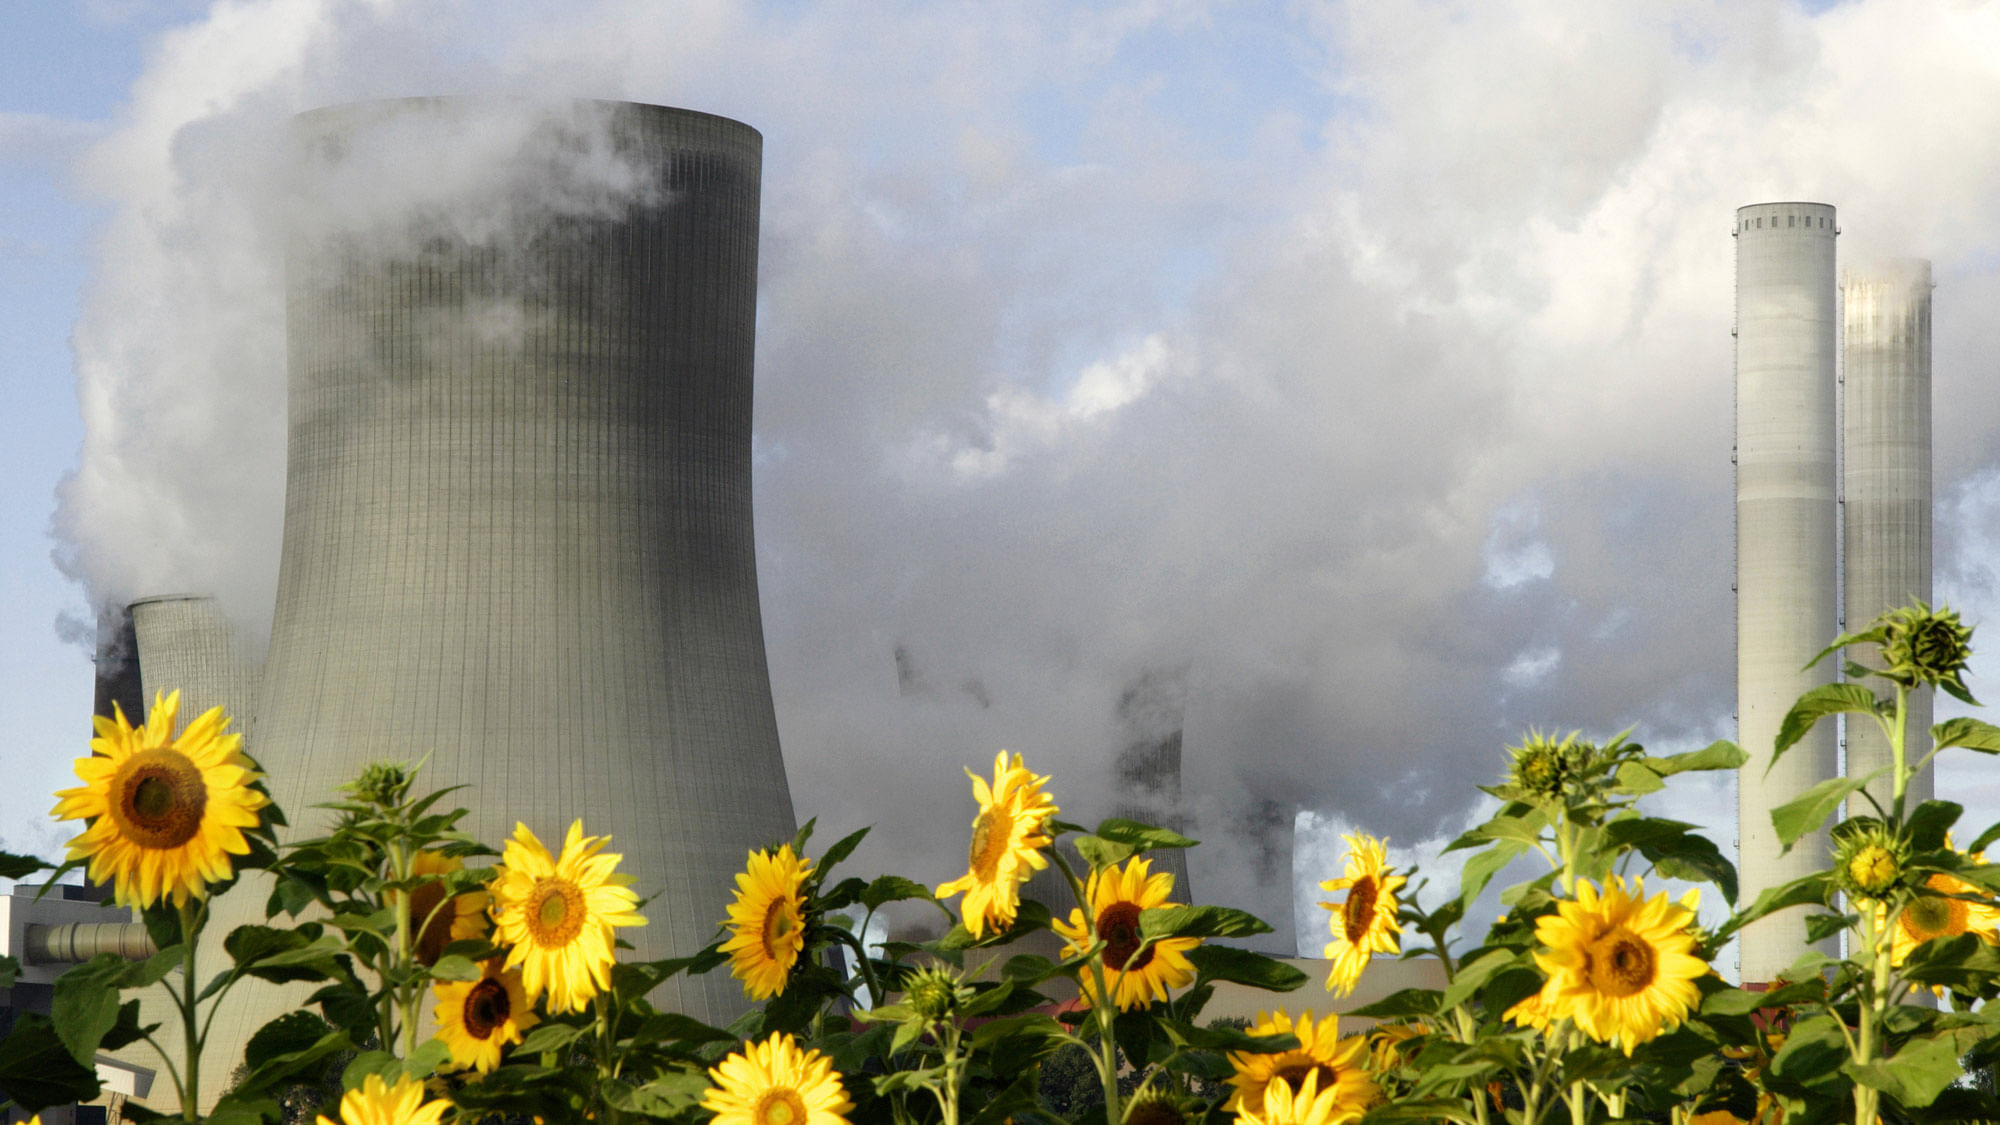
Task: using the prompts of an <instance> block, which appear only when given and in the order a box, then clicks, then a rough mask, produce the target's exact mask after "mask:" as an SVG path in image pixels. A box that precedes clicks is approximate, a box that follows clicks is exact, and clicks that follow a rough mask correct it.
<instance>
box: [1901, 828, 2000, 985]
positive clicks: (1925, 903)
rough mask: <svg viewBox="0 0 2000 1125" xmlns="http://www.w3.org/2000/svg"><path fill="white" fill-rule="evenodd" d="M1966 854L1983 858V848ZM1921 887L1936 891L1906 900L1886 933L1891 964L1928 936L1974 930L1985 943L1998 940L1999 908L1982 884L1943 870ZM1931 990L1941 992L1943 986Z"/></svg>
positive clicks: (1904, 957)
mask: <svg viewBox="0 0 2000 1125" xmlns="http://www.w3.org/2000/svg"><path fill="white" fill-rule="evenodd" d="M1966 858H1968V859H1970V860H1971V861H1972V862H1974V863H1985V862H1986V855H1985V853H1984V852H1980V853H1977V854H1974V855H1971V856H1968V857H1966ZM1924 888H1925V889H1926V890H1929V891H1934V892H1936V893H1935V894H1926V895H1919V896H1918V897H1917V898H1914V899H1912V900H1910V904H1909V905H1908V906H1905V907H1903V912H1902V913H1901V914H1899V915H1897V916H1896V928H1895V930H1894V931H1893V932H1892V934H1891V935H1890V940H1891V941H1892V942H1893V943H1894V944H1893V946H1892V947H1891V949H1890V951H1889V960H1890V963H1891V964H1895V965H1901V964H1902V963H1903V962H1904V961H1906V960H1908V959H1909V956H1910V954H1911V952H1912V951H1914V950H1915V949H1916V948H1917V947H1918V946H1919V945H1922V944H1923V943H1925V942H1927V941H1930V940H1931V939H1932V938H1941V937H1957V936H1958V935H1959V934H1978V935H1979V936H1980V938H1981V939H1982V940H1984V941H1985V942H1986V943H1987V944H1989V945H1993V944H2000V909H1996V908H1995V907H1994V905H1993V896H1992V895H1991V894H1988V893H1987V892H1986V891H1985V890H1984V889H1983V888H1980V887H1977V886H1974V885H1973V884H1971V883H1968V882H1966V881H1965V880H1963V879H1960V878H1958V877H1957V876H1955V875H1946V874H1944V873H1943V872H1939V873H1937V874H1935V875H1932V876H1931V877H1930V878H1928V879H1926V880H1924ZM1944 895H1978V896H1979V897H1980V898H1981V900H1982V901H1979V902H1972V901H1970V900H1967V899H1962V898H1944V897H1941V896H1944ZM1877 916H1878V917H1879V916H1880V912H1879V911H1878V913H1877ZM1934 991H1937V992H1939V993H1940V994H1941V993H1942V992H1943V991H1944V990H1943V989H1941V988H1939V989H1935V990H1934Z"/></svg>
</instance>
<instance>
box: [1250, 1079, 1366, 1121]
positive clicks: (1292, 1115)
mask: <svg viewBox="0 0 2000 1125" xmlns="http://www.w3.org/2000/svg"><path fill="white" fill-rule="evenodd" d="M1366 1112H1367V1106H1366V1105H1359V1106H1357V1105H1355V1104H1353V1103H1352V1102H1349V1101H1343V1100H1342V1099H1341V1096H1340V1093H1339V1092H1338V1091H1337V1090H1322V1089H1320V1088H1319V1075H1318V1074H1308V1075H1306V1077H1305V1081H1303V1082H1301V1083H1300V1084H1299V1088H1298V1089H1297V1090H1296V1091H1295V1090H1293V1089H1292V1084H1291V1083H1289V1082H1273V1083H1271V1084H1270V1085H1268V1086H1266V1087H1264V1101H1263V1104H1262V1105H1260V1106H1256V1107H1252V1106H1244V1107H1243V1108H1242V1109H1241V1110H1240V1111H1238V1112H1237V1115H1236V1120H1237V1121H1239V1122H1241V1123H1242V1125H1344V1123H1345V1122H1349V1121H1359V1120H1361V1115H1362V1114H1363V1113H1366Z"/></svg>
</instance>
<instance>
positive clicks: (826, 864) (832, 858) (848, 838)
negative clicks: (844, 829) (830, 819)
mask: <svg viewBox="0 0 2000 1125" xmlns="http://www.w3.org/2000/svg"><path fill="white" fill-rule="evenodd" d="M867 835H868V830H867V829H866V828H857V829H855V830H854V831H852V832H849V833H848V834H847V835H845V836H842V837H841V838H840V839H838V840H835V841H834V842H833V846H832V847H830V848H828V849H826V851H825V852H824V853H822V854H821V855H820V857H819V859H818V860H817V861H816V862H815V863H814V864H813V873H814V874H815V875H818V876H820V877H821V878H824V877H825V876H826V873H827V872H828V871H831V870H833V868H834V867H835V866H836V865H837V864H839V863H840V861H841V860H844V859H846V858H847V857H848V856H851V855H853V854H854V849H856V848H858V847H860V846H861V841H862V839H863V838H865V837H866V836H867Z"/></svg>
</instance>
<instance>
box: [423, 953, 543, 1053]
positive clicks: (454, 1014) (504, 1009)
mask: <svg viewBox="0 0 2000 1125" xmlns="http://www.w3.org/2000/svg"><path fill="white" fill-rule="evenodd" d="M431 991H432V992H433V993H435V994H436V996H437V1002H438V1003H437V1023H438V1029H437V1037H438V1038H439V1039H442V1040H444V1045H445V1046H447V1047H449V1048H451V1061H452V1064H453V1065H454V1066H455V1067H458V1068H461V1069H462V1068H466V1067H470V1068H471V1069H473V1070H476V1071H478V1072H479V1073H481V1074H490V1073H492V1072H493V1068H494V1067H496V1066H499V1065H500V1049H501V1048H503V1047H505V1046H507V1045H508V1044H510V1043H519V1042H520V1041H521V1033H522V1032H524V1031H526V1030H528V1029H529V1028H531V1027H533V1026H535V1025H536V1024H538V1023H540V1022H542V1021H541V1019H540V1018H539V1017H537V1016H536V1015H535V1010H534V1009H533V1008H532V1007H530V1006H529V1005H528V992H527V989H526V988H524V987H522V985H521V971H520V970H519V969H507V968H502V967H501V959H500V958H498V957H488V958H487V959H486V960H485V961H484V962H482V963H481V964H480V966H479V979H478V980H467V981H455V980H441V981H438V982H436V983H434V984H432V985H431Z"/></svg>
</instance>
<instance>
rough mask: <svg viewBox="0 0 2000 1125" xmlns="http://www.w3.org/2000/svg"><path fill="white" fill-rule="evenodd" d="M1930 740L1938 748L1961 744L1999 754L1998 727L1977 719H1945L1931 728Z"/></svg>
mask: <svg viewBox="0 0 2000 1125" xmlns="http://www.w3.org/2000/svg"><path fill="white" fill-rule="evenodd" d="M1931 741H1932V742H1933V743H1935V744H1936V746H1937V748H1938V749H1939V750H1943V749H1946V748H1948V747H1952V746H1963V747H1965V748H1966V749H1967V750H1977V751H1979V752H1980V753H1982V754H2000V727H1996V726H1994V725H1993V724H1992V723H1982V722H1980V721H1979V720H1978V719H1968V718H1957V719H1946V720H1945V721H1944V722H1941V723H1939V724H1937V725H1936V726H1934V727H1932V728H1931Z"/></svg>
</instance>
